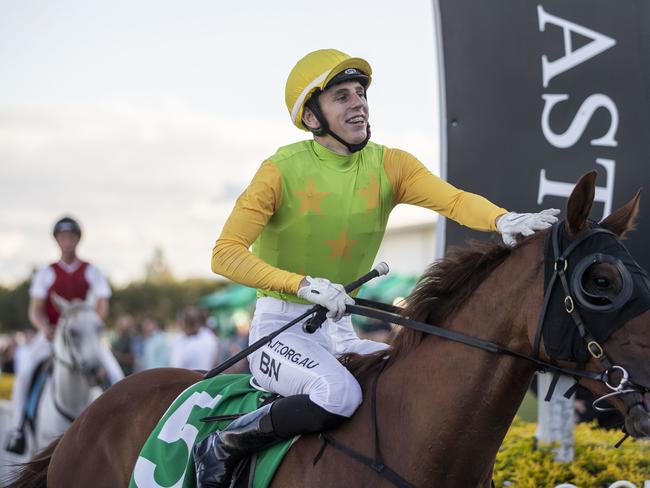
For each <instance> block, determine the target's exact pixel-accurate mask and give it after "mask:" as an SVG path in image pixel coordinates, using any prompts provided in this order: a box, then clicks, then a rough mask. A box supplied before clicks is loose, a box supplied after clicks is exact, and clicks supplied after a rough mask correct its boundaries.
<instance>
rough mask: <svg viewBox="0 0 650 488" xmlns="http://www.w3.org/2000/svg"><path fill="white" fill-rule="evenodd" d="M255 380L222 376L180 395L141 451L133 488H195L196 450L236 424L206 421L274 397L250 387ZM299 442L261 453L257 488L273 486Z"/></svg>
mask: <svg viewBox="0 0 650 488" xmlns="http://www.w3.org/2000/svg"><path fill="white" fill-rule="evenodd" d="M250 379H251V375H249V374H230V375H220V376H217V377H214V378H210V379H207V380H203V381H199V382H198V383H196V384H194V385H192V386H190V387H189V388H188V389H186V390H185V391H184V392H183V393H181V394H180V395H179V396H178V398H176V400H174V402H173V403H172V405H171V406H170V407H169V408H168V409H167V412H165V415H163V417H162V419H160V421H159V422H158V425H157V426H156V428H155V429H154V430H153V431H152V432H151V434H150V435H149V438H148V439H147V442H145V444H144V446H143V447H142V451H141V452H140V455H139V456H138V460H137V462H136V464H135V468H134V470H133V473H132V474H131V482H130V483H129V488H194V487H195V486H196V475H195V472H194V461H193V459H192V447H193V446H194V444H196V443H198V442H201V441H202V440H203V439H205V438H206V437H207V436H208V435H209V434H210V433H212V432H215V431H217V430H222V429H224V428H225V427H226V426H227V425H228V424H230V422H232V420H225V421H217V422H202V421H201V419H202V418H204V417H208V416H215V415H231V414H239V413H247V412H251V411H253V410H256V409H257V408H258V407H259V406H260V405H261V404H262V403H263V402H264V401H265V400H266V399H267V398H268V397H269V396H270V395H271V394H270V393H268V392H264V391H259V390H256V389H254V388H253V387H251V385H250ZM294 440H295V438H294V439H289V440H287V441H284V442H281V443H279V444H276V445H274V446H272V447H270V448H269V449H267V450H265V451H261V452H259V453H258V454H257V459H256V462H255V474H254V478H253V484H252V486H253V488H265V487H267V486H268V485H269V483H270V482H271V480H272V479H273V475H274V474H275V471H276V470H277V468H278V466H279V465H280V462H281V461H282V458H283V457H284V455H285V454H286V453H287V451H288V450H289V448H290V447H291V444H292V443H293V441H294Z"/></svg>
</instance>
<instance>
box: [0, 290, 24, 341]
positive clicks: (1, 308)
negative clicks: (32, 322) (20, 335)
mask: <svg viewBox="0 0 650 488" xmlns="http://www.w3.org/2000/svg"><path fill="white" fill-rule="evenodd" d="M28 304H29V279H27V280H25V281H23V282H22V283H20V284H19V285H17V286H16V287H14V288H5V287H3V286H0V332H10V331H14V330H22V329H24V328H25V327H28V326H29V319H28V318H27V305H28Z"/></svg>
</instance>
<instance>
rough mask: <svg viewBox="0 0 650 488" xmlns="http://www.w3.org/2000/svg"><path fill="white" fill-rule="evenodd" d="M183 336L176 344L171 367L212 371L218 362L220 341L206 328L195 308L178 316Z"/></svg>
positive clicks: (171, 358)
mask: <svg viewBox="0 0 650 488" xmlns="http://www.w3.org/2000/svg"><path fill="white" fill-rule="evenodd" d="M178 324H179V326H180V328H181V336H180V337H179V338H178V339H177V340H176V341H175V342H174V344H173V346H172V349H171V355H170V365H171V366H172V367H174V368H186V369H198V370H203V371H207V370H210V369H212V368H213V367H214V366H215V364H216V360H217V351H218V349H219V341H218V339H217V336H216V335H214V333H213V332H212V331H211V330H210V329H208V328H207V327H206V326H205V321H204V318H203V314H202V313H201V311H200V310H199V309H197V308H194V307H189V308H186V309H184V310H182V311H181V312H180V313H179V314H178Z"/></svg>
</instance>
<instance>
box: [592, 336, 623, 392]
mask: <svg viewBox="0 0 650 488" xmlns="http://www.w3.org/2000/svg"><path fill="white" fill-rule="evenodd" d="M587 351H589V354H591V355H592V356H593V357H594V358H596V359H600V358H602V357H603V348H602V347H601V346H600V344H598V343H597V342H596V341H591V342H589V344H587ZM613 367H614V368H620V369H622V370H623V371H624V376H625V377H626V378H627V371H625V370H624V369H623V368H621V367H620V366H613ZM605 384H607V381H605ZM607 386H609V385H607ZM610 388H611V386H610ZM612 389H613V388H612Z"/></svg>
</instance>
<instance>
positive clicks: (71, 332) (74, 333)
mask: <svg viewBox="0 0 650 488" xmlns="http://www.w3.org/2000/svg"><path fill="white" fill-rule="evenodd" d="M70 337H72V338H73V339H76V338H77V337H79V331H77V330H71V331H70Z"/></svg>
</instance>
